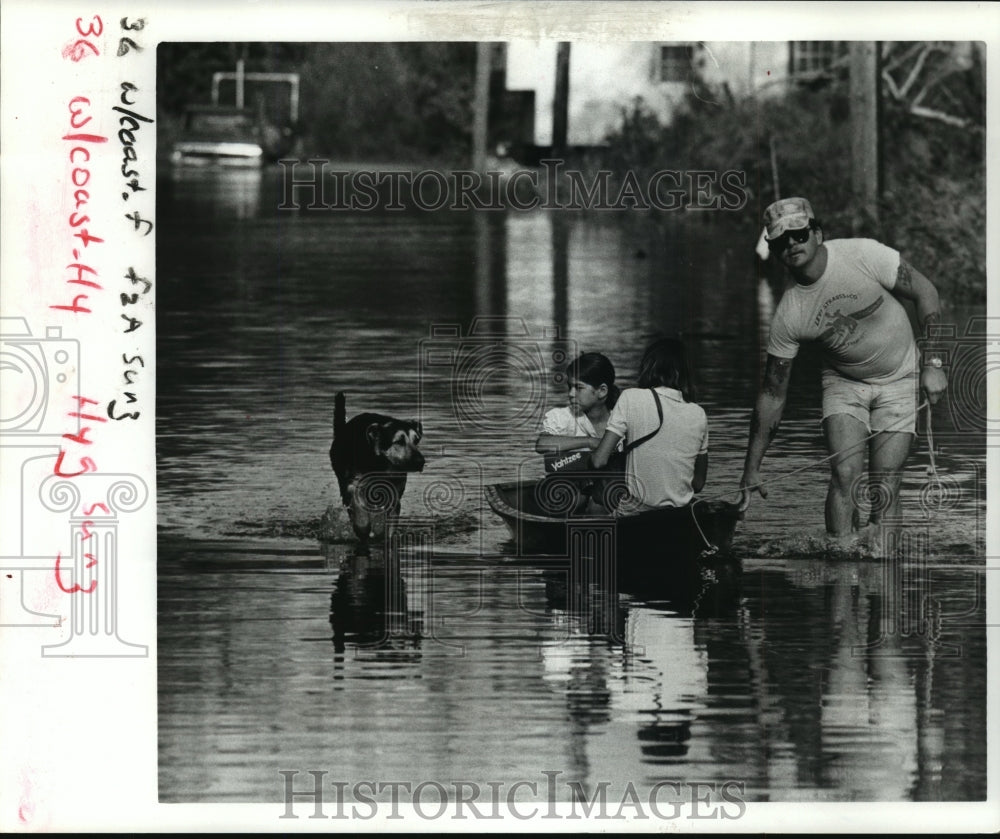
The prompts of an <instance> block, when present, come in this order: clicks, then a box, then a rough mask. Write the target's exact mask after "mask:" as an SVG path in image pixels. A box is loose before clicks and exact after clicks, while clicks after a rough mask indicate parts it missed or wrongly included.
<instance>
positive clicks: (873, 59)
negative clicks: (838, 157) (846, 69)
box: [850, 41, 882, 235]
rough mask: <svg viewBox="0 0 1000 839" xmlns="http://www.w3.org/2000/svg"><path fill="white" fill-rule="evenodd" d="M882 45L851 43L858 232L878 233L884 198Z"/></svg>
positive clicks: (853, 184) (853, 171)
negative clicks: (880, 201) (882, 194)
mask: <svg viewBox="0 0 1000 839" xmlns="http://www.w3.org/2000/svg"><path fill="white" fill-rule="evenodd" d="M878 48H879V45H878V43H877V42H876V41H852V42H851V45H850V71H851V80H850V96H851V195H852V198H853V202H854V207H853V213H852V215H853V221H852V225H853V227H854V230H853V231H852V232H853V233H854V234H855V235H858V234H859V233H868V234H869V235H876V234H877V233H878V227H879V211H878V207H879V199H880V197H881V184H882V173H881V162H882V161H881V149H880V130H879V117H880V113H879V112H880V107H879V99H880V97H879V76H880V68H879V55H878V52H879V50H878Z"/></svg>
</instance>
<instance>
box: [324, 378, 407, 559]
mask: <svg viewBox="0 0 1000 839" xmlns="http://www.w3.org/2000/svg"><path fill="white" fill-rule="evenodd" d="M423 434H424V431H423V426H422V425H421V424H420V422H419V421H417V420H399V419H395V418H394V417H390V416H386V415H385V414H372V413H363V414H358V415H357V416H355V417H352V418H351V421H350V422H348V421H347V408H346V399H345V397H344V394H343V393H338V394H337V396H336V398H335V400H334V408H333V443H332V444H331V446H330V465H331V466H333V471H334V472H335V473H336V475H337V482H338V484H339V485H340V497H341V499H342V500H343V502H344V506H345V507H347V511H348V515H349V516H350V518H351V526H352V527H353V528H354V532H355V534H356V535H357V537H358V539H360V540H361V541H362V542H367V541H368V539H369V538H370V537H375V538H378V539H381V538H383V537H384V536H385V534H386V530H387V529H388V527H389V525H390V524H391V522H392V521H394V520H395V519H396V518H397V517H398V516H399V508H400V502H401V500H402V498H403V492H404V491H405V490H406V476H407V473H408V472H422V471H423V468H424V456H423V455H422V454H421V453H420V449H419V448H418V446H419V445H420V440H421V438H422V437H423Z"/></svg>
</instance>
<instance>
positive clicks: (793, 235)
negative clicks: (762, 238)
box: [767, 227, 812, 253]
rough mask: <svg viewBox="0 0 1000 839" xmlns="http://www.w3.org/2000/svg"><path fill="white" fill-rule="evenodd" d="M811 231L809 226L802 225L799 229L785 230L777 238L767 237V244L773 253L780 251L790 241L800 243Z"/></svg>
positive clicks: (804, 240)
mask: <svg viewBox="0 0 1000 839" xmlns="http://www.w3.org/2000/svg"><path fill="white" fill-rule="evenodd" d="M811 233H812V228H811V227H803V228H802V229H801V230H786V231H785V232H784V233H782V234H781V235H780V236H779V237H778V238H777V239H769V240H768V242H767V246H768V248H770V249H771V250H772V251H774V252H775V253H781V252H782V251H783V250H785V248H787V247H788V246H789V245H790V244H791V243H792V242H797V243H798V244H800V245H801V244H802V243H803V242H806V241H808V240H809V236H810V234H811Z"/></svg>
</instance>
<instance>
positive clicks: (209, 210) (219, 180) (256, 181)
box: [170, 165, 264, 219]
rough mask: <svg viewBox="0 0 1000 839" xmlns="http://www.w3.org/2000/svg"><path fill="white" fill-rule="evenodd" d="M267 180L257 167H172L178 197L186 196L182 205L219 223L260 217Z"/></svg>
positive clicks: (171, 178)
mask: <svg viewBox="0 0 1000 839" xmlns="http://www.w3.org/2000/svg"><path fill="white" fill-rule="evenodd" d="M263 177H264V175H263V171H262V170H261V169H260V168H253V167H250V168H246V169H237V168H226V167H222V166H182V165H175V166H171V167H170V181H171V183H172V185H173V186H174V189H175V192H174V194H175V195H177V196H182V198H181V202H180V203H181V204H182V205H186V206H187V208H188V209H189V210H190V211H192V212H194V213H195V214H197V215H199V216H202V215H204V216H208V217H211V218H219V219H250V218H256V217H257V216H258V215H260V210H261V184H262V181H263Z"/></svg>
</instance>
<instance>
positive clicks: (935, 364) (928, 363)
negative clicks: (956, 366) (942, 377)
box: [924, 355, 944, 370]
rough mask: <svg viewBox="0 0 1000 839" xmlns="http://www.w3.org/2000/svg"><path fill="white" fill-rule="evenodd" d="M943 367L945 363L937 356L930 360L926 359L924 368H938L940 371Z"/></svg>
mask: <svg viewBox="0 0 1000 839" xmlns="http://www.w3.org/2000/svg"><path fill="white" fill-rule="evenodd" d="M943 366H944V362H943V361H942V360H941V359H940V358H938V357H937V356H936V355H932V356H931V357H930V358H927V359H924V367H936V368H937V369H938V370H940V369H941V368H942V367H943Z"/></svg>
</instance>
